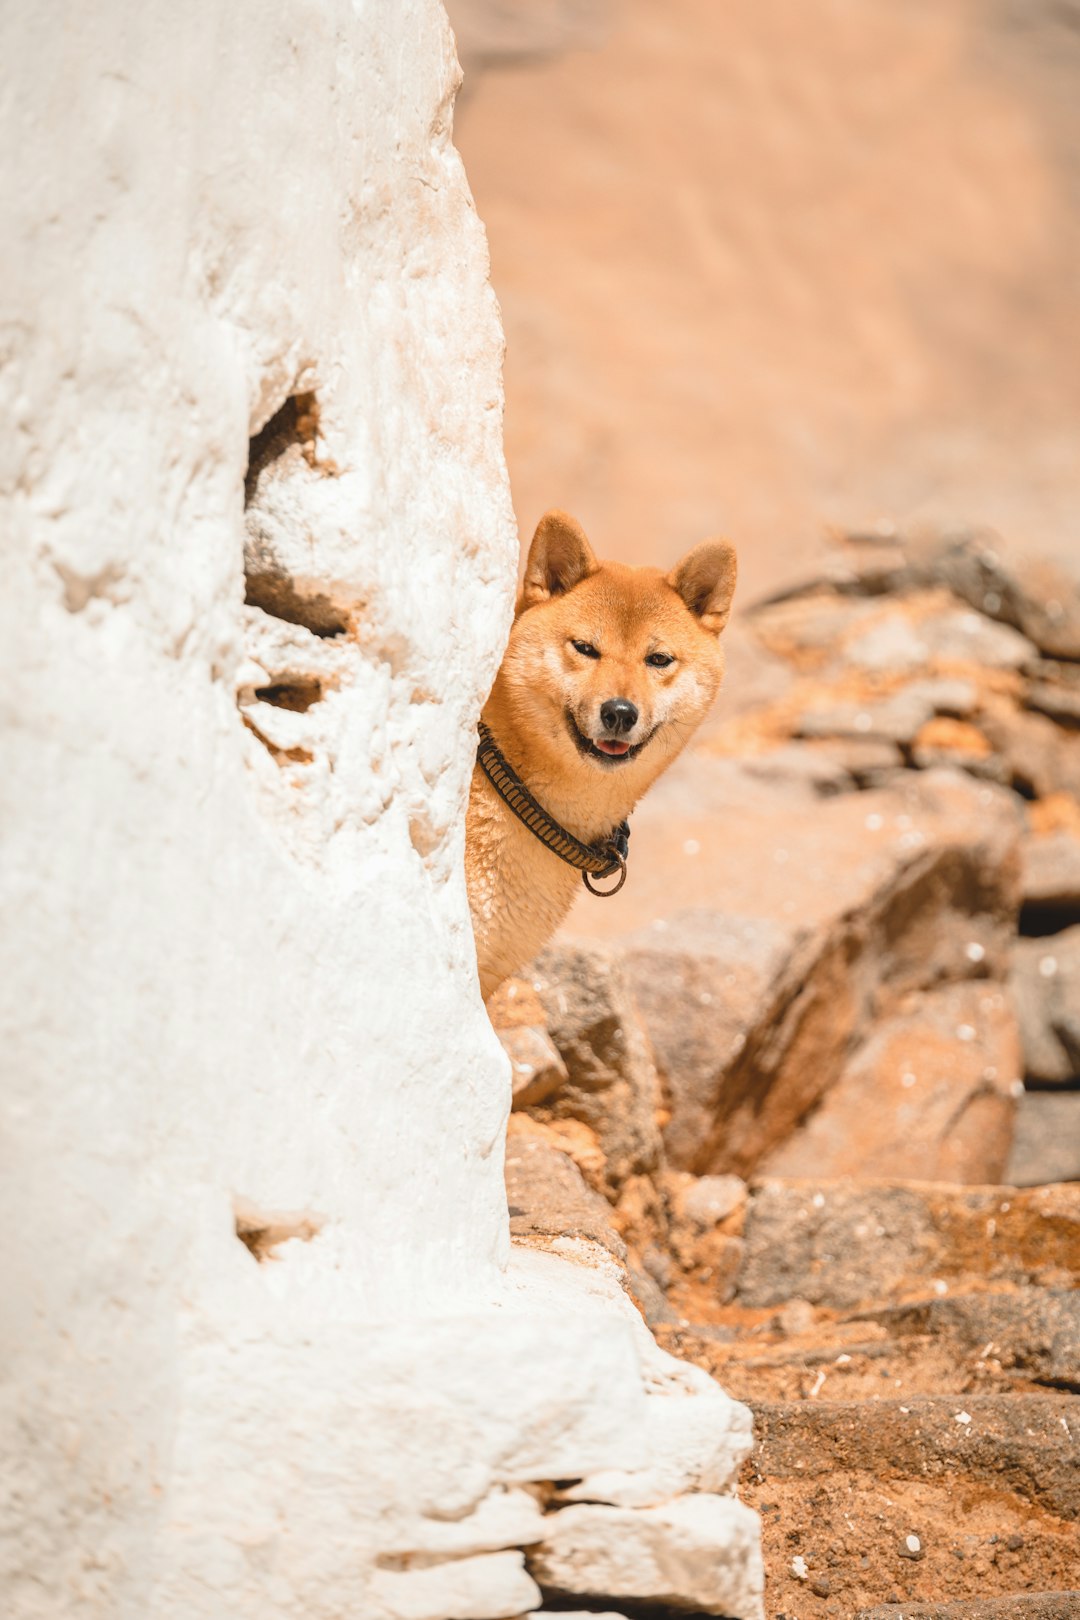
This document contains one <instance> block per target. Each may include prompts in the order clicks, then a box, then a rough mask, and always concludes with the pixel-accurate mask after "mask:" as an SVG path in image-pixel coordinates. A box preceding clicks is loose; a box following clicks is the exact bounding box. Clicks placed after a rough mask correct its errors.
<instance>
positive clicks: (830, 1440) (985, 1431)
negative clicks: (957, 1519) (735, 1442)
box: [751, 1395, 1080, 1520]
mask: <svg viewBox="0 0 1080 1620" xmlns="http://www.w3.org/2000/svg"><path fill="white" fill-rule="evenodd" d="M1073 1406H1074V1403H1073V1401H1072V1399H1071V1398H1070V1397H1069V1396H1068V1395H965V1396H958V1395H912V1396H908V1397H906V1398H905V1399H904V1401H903V1402H900V1401H897V1400H881V1401H878V1402H876V1403H874V1404H873V1405H871V1406H870V1407H869V1409H868V1406H867V1404H866V1403H863V1402H858V1401H851V1402H843V1401H793V1402H786V1401H785V1402H778V1403H775V1404H774V1403H772V1402H756V1403H754V1406H753V1411H754V1432H755V1436H756V1445H755V1449H754V1456H753V1460H752V1464H751V1466H752V1467H753V1468H754V1470H755V1471H756V1472H757V1473H758V1475H760V1476H762V1477H765V1478H768V1479H772V1480H776V1479H783V1478H792V1477H794V1478H798V1479H799V1480H804V1481H808V1480H812V1479H815V1478H822V1477H823V1476H828V1475H832V1474H836V1473H839V1472H841V1471H857V1472H858V1473H860V1474H863V1475H868V1476H870V1477H871V1478H872V1479H874V1480H875V1481H876V1482H882V1481H885V1480H896V1479H925V1480H934V1479H940V1478H949V1479H951V1480H952V1481H953V1482H954V1483H955V1484H957V1485H958V1484H960V1483H961V1482H963V1483H964V1484H967V1485H982V1486H984V1487H990V1488H992V1489H994V1490H997V1491H1010V1492H1012V1493H1013V1494H1014V1495H1016V1496H1019V1497H1021V1498H1023V1499H1024V1500H1026V1501H1028V1502H1030V1503H1033V1504H1035V1505H1036V1506H1039V1507H1042V1508H1044V1509H1046V1510H1047V1511H1048V1512H1050V1513H1053V1514H1056V1515H1058V1516H1060V1517H1061V1518H1064V1519H1068V1520H1075V1519H1076V1518H1077V1517H1080V1470H1078V1469H1077V1467H1076V1441H1075V1438H1074V1437H1073V1434H1072V1423H1073V1422H1075V1421H1076V1414H1075V1412H1074V1410H1073ZM1063 1419H1064V1422H1063V1421H1062V1420H1063Z"/></svg>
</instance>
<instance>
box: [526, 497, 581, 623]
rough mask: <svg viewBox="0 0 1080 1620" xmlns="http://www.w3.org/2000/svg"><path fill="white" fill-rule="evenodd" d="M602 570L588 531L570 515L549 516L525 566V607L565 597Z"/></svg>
mask: <svg viewBox="0 0 1080 1620" xmlns="http://www.w3.org/2000/svg"><path fill="white" fill-rule="evenodd" d="M598 567H599V564H598V563H597V561H596V558H595V557H594V556H593V554H592V547H591V546H590V545H589V542H588V541H587V540H586V538H585V531H584V529H583V528H582V527H581V524H580V523H578V522H577V520H576V518H572V517H570V516H569V514H568V513H566V512H558V511H552V512H545V513H544V515H543V517H542V518H541V519H540V522H539V523H538V524H537V526H536V533H535V534H534V535H533V538H532V545H531V546H530V547H529V560H528V562H527V563H526V564H525V584H524V587H523V590H522V599H523V601H524V603H525V606H526V607H533V606H535V604H536V603H537V602H546V601H547V600H548V599H549V597H552V596H564V595H565V594H566V592H567V591H570V590H573V588H574V586H575V585H577V584H579V583H580V582H581V581H582V580H583V579H587V578H588V576H589V575H590V574H595V573H596V570H597V568H598Z"/></svg>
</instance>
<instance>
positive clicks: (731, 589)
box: [667, 540, 737, 636]
mask: <svg viewBox="0 0 1080 1620" xmlns="http://www.w3.org/2000/svg"><path fill="white" fill-rule="evenodd" d="M736 572H737V566H736V560H735V547H734V546H733V545H732V544H731V542H730V541H728V540H703V541H702V543H701V545H700V546H695V547H694V549H693V551H690V552H687V554H686V556H685V557H684V558H683V560H682V562H680V563H677V564H676V565H675V567H674V568H673V569H672V570H671V573H670V574H669V575H668V577H667V581H668V584H669V585H671V586H673V587H674V588H675V590H677V591H678V593H679V595H680V596H681V597H682V599H683V601H684V602H685V603H686V605H687V607H688V608H689V609H690V611H691V613H693V614H694V615H695V616H696V617H697V618H699V619H700V620H701V628H702V629H703V630H707V631H708V632H709V634H710V635H713V636H718V635H719V634H720V632H721V630H722V629H723V628H724V626H725V624H727V622H728V615H729V614H730V612H731V598H732V597H733V596H734V594H735V575H736Z"/></svg>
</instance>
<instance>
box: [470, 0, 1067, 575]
mask: <svg viewBox="0 0 1080 1620" xmlns="http://www.w3.org/2000/svg"><path fill="white" fill-rule="evenodd" d="M449 11H450V15H451V20H452V22H453V24H454V27H455V30H456V32H457V36H458V46H459V54H460V56H461V59H462V62H463V65H464V68H465V86H464V92H463V96H462V99H461V101H460V102H459V108H458V114H457V124H456V139H457V143H458V145H459V147H460V150H461V152H462V154H463V156H464V159H465V163H466V167H467V171H468V175H469V180H470V182H471V185H472V189H473V193H474V195H475V198H476V203H477V207H478V209H479V211H480V215H481V217H482V218H483V220H484V221H485V223H486V225H487V229H488V234H489V238H490V243H491V255H492V274H493V279H494V284H495V288H496V291H497V293H498V296H499V300H500V302H501V305H502V311H503V319H504V322H505V327H506V336H507V361H506V389H507V415H506V434H507V453H508V459H509V465H510V474H511V480H512V484H513V491H514V499H515V503H516V508H517V514H518V519H519V523H520V526H521V529H522V532H523V536H524V538H525V539H526V540H527V539H528V537H529V535H531V532H532V529H533V526H534V525H535V522H536V520H537V518H538V517H539V515H540V513H541V512H542V511H543V510H544V508H545V507H547V506H551V505H561V506H564V507H566V508H567V509H568V510H570V511H571V512H573V513H574V514H575V515H576V516H577V517H578V518H579V519H580V520H581V521H582V522H583V524H584V526H585V528H586V530H587V531H588V532H589V534H590V535H591V536H592V537H593V538H594V543H595V544H596V546H597V549H598V551H599V552H600V553H601V554H602V555H609V556H619V557H623V558H625V559H627V560H630V561H636V562H644V561H650V562H653V561H655V562H669V561H672V560H674V559H675V557H676V556H677V555H679V554H680V553H681V552H682V551H683V550H685V549H686V548H687V547H688V546H689V545H690V544H692V543H694V542H695V541H697V540H698V539H700V538H701V537H702V536H703V535H706V534H709V533H713V532H717V531H724V532H726V533H728V534H729V535H731V536H732V538H734V539H735V540H736V542H737V543H738V545H739V548H740V558H741V564H742V581H743V584H742V590H741V591H740V596H741V597H742V600H743V602H744V603H745V602H746V601H747V600H748V599H749V597H750V596H752V595H754V594H757V593H759V592H760V591H761V590H762V589H764V588H774V587H776V586H777V585H778V584H780V583H782V582H783V580H784V579H785V578H788V577H791V576H795V575H799V574H801V573H803V572H805V570H806V568H807V566H808V565H809V563H810V562H811V560H812V559H813V558H814V556H815V553H816V551H817V549H818V548H819V546H820V544H821V541H822V538H823V536H825V535H826V534H827V533H828V532H829V530H830V529H831V528H832V527H834V526H839V527H841V528H851V527H855V528H860V529H862V528H867V527H873V526H880V525H885V526H887V525H889V524H898V525H900V526H903V527H908V526H910V525H912V524H913V523H928V524H932V525H935V526H940V525H955V524H970V523H978V524H987V525H990V526H993V527H995V528H1000V529H1002V530H1004V531H1007V532H1009V533H1010V534H1012V535H1013V536H1015V537H1016V538H1021V537H1029V538H1030V541H1031V543H1032V545H1033V547H1035V548H1036V549H1038V548H1039V547H1040V545H1041V544H1042V542H1044V541H1045V540H1046V539H1047V538H1048V537H1049V538H1053V537H1056V536H1058V535H1059V534H1060V532H1061V531H1062V529H1063V528H1067V527H1068V526H1071V524H1072V522H1073V521H1074V519H1073V514H1074V512H1075V510H1076V505H1077V497H1078V495H1080V459H1078V456H1077V445H1078V428H1080V365H1078V359H1080V312H1078V299H1077V266H1078V264H1080V94H1078V93H1077V86H1078V84H1080V4H1077V3H1076V0H812V3H810V4H802V5H793V4H791V3H790V0H725V3H723V4H718V3H716V0H664V3H663V4H659V3H657V0H450V3H449Z"/></svg>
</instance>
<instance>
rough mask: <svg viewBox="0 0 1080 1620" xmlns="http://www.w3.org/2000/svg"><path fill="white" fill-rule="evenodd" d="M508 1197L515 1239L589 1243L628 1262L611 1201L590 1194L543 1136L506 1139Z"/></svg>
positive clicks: (569, 1160)
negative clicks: (565, 1239)
mask: <svg viewBox="0 0 1080 1620" xmlns="http://www.w3.org/2000/svg"><path fill="white" fill-rule="evenodd" d="M542 1130H543V1126H539V1127H537V1131H538V1132H539V1131H542ZM506 1196H507V1200H508V1203H509V1207H510V1231H511V1233H512V1234H513V1236H514V1237H522V1238H523V1237H530V1236H536V1237H578V1238H587V1239H589V1240H591V1241H592V1242H595V1243H602V1244H603V1246H604V1247H605V1248H606V1249H610V1251H611V1252H612V1254H614V1255H616V1256H617V1257H618V1258H619V1259H625V1258H626V1245H625V1244H624V1243H623V1241H622V1239H621V1238H620V1237H619V1235H618V1233H617V1232H616V1231H615V1229H614V1228H613V1226H612V1224H611V1205H610V1204H609V1203H608V1202H607V1199H606V1198H603V1197H601V1195H600V1194H599V1193H598V1192H594V1191H593V1190H592V1188H591V1187H590V1186H589V1185H588V1184H587V1182H586V1181H585V1179H584V1177H583V1176H582V1174H581V1171H580V1170H579V1169H578V1167H577V1165H576V1164H575V1163H574V1161H573V1159H572V1158H571V1157H570V1155H569V1154H568V1153H562V1152H560V1151H559V1149H558V1148H557V1147H555V1146H554V1145H552V1144H550V1143H549V1142H546V1141H545V1140H544V1139H543V1137H542V1136H540V1135H538V1134H535V1135H534V1134H530V1135H528V1136H523V1135H512V1136H511V1137H510V1139H509V1140H508V1142H507V1146H506Z"/></svg>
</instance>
